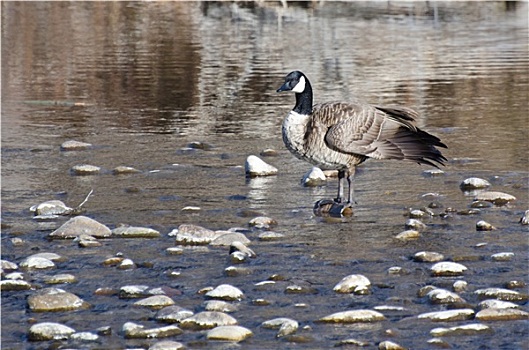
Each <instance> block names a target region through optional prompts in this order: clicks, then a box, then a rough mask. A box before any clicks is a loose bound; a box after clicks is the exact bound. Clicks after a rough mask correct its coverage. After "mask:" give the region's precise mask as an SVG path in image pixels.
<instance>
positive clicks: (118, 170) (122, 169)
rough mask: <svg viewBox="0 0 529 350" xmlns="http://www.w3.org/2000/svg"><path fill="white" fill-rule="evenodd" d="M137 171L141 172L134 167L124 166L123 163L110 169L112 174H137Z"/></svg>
mask: <svg viewBox="0 0 529 350" xmlns="http://www.w3.org/2000/svg"><path fill="white" fill-rule="evenodd" d="M137 173H141V171H140V170H138V169H136V168H133V167H130V166H125V165H120V166H117V167H115V168H114V169H112V174H114V175H125V174H137Z"/></svg>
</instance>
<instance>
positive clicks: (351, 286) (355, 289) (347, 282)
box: [333, 275, 371, 294]
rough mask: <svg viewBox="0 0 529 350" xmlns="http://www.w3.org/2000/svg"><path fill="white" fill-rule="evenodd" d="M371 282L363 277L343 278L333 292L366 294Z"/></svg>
mask: <svg viewBox="0 0 529 350" xmlns="http://www.w3.org/2000/svg"><path fill="white" fill-rule="evenodd" d="M370 287H371V282H370V281H369V279H368V278H367V277H365V276H364V275H349V276H346V277H344V278H343V279H342V280H341V281H340V282H338V284H336V285H335V286H334V288H333V290H334V291H335V292H337V293H354V294H367V293H369V288H370Z"/></svg>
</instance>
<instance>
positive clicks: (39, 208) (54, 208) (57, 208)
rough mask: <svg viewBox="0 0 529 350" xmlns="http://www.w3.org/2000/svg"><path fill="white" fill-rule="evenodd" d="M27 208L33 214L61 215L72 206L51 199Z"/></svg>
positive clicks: (67, 211) (70, 209) (68, 211)
mask: <svg viewBox="0 0 529 350" xmlns="http://www.w3.org/2000/svg"><path fill="white" fill-rule="evenodd" d="M29 210H30V211H31V212H32V213H35V215H61V214H67V213H70V212H71V211H72V210H73V208H70V207H68V206H67V205H66V204H64V203H63V202H62V201H59V200H51V201H46V202H43V203H40V204H38V205H34V206H32V207H31V208H29Z"/></svg>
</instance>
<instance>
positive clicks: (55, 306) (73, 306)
mask: <svg viewBox="0 0 529 350" xmlns="http://www.w3.org/2000/svg"><path fill="white" fill-rule="evenodd" d="M28 306H29V309H30V310H31V311H36V312H41V311H42V312H50V311H53V312H55V311H70V310H79V309H86V308H88V307H90V305H89V304H88V303H87V302H85V301H84V300H83V299H81V298H79V297H78V296H77V295H75V294H73V293H70V292H66V291H65V290H63V289H60V288H44V289H41V290H38V291H36V292H35V293H34V294H32V295H30V296H28Z"/></svg>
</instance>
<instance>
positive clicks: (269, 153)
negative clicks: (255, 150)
mask: <svg viewBox="0 0 529 350" xmlns="http://www.w3.org/2000/svg"><path fill="white" fill-rule="evenodd" d="M259 155H260V156H261V157H277V156H279V152H278V151H276V150H275V149H272V148H266V149H264V150H262V151H261V153H259Z"/></svg>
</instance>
